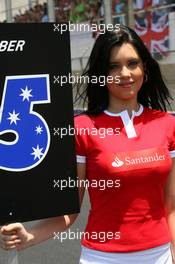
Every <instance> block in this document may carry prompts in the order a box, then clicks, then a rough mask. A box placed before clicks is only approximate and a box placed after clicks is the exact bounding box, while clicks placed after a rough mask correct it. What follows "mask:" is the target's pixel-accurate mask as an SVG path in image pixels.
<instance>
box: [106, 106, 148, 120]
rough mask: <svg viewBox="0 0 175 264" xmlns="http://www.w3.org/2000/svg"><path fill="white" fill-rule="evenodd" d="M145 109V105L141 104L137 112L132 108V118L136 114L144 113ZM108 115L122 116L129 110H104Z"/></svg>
mask: <svg viewBox="0 0 175 264" xmlns="http://www.w3.org/2000/svg"><path fill="white" fill-rule="evenodd" d="M143 110H144V107H143V105H141V104H140V107H139V110H138V111H137V112H135V111H134V110H132V118H133V117H134V116H139V115H141V114H142V112H143ZM103 112H104V113H105V114H106V115H109V116H122V115H123V114H124V113H125V112H128V111H127V110H124V111H121V112H120V113H113V112H110V111H108V110H104V111H103Z"/></svg>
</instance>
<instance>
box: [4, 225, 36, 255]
mask: <svg viewBox="0 0 175 264" xmlns="http://www.w3.org/2000/svg"><path fill="white" fill-rule="evenodd" d="M32 238H33V236H32V234H30V233H28V232H27V230H26V229H25V227H24V226H23V225H22V224H20V223H14V224H9V225H4V226H2V227H1V228H0V246H1V247H2V248H3V249H5V250H11V249H17V250H21V249H25V248H26V247H28V246H30V243H31V241H32Z"/></svg>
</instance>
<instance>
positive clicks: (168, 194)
mask: <svg viewBox="0 0 175 264" xmlns="http://www.w3.org/2000/svg"><path fill="white" fill-rule="evenodd" d="M172 161H173V164H172V170H171V172H170V175H169V177H168V180H167V184H166V188H165V206H166V212H167V221H168V225H169V229H170V232H171V237H172V243H171V251H172V256H173V261H174V262H173V263H175V158H172Z"/></svg>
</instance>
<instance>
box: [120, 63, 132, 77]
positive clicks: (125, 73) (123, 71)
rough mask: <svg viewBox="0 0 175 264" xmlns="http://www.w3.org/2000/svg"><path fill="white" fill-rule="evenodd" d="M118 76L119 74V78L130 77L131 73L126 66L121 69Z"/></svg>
mask: <svg viewBox="0 0 175 264" xmlns="http://www.w3.org/2000/svg"><path fill="white" fill-rule="evenodd" d="M120 74H121V77H130V76H131V72H130V70H129V69H128V68H127V67H126V66H123V67H122V69H121V72H120Z"/></svg>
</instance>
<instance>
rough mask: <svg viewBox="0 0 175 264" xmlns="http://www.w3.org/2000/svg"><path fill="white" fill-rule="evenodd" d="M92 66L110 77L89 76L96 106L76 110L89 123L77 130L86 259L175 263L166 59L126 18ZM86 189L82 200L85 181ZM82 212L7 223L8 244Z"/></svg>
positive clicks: (86, 262) (173, 152)
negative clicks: (28, 224)
mask: <svg viewBox="0 0 175 264" xmlns="http://www.w3.org/2000/svg"><path fill="white" fill-rule="evenodd" d="M84 74H85V75H87V76H89V77H90V79H91V78H92V77H93V76H96V77H100V76H102V75H103V76H105V77H106V79H107V82H106V85H104V86H102V85H100V83H96V84H95V83H94V82H89V83H88V84H87V88H86V97H87V99H88V109H87V111H86V112H85V113H84V114H82V115H79V116H77V117H75V126H76V128H77V131H78V128H85V129H86V130H84V131H86V132H85V133H83V134H82V133H77V135H76V149H77V168H78V177H79V179H80V180H85V179H88V185H89V195H90V201H91V210H90V214H89V218H88V224H87V226H86V232H85V233H84V237H83V239H82V253H81V257H80V264H90V263H95V264H104V263H105V264H106V263H108V264H113V263H115V264H119V263H122V264H126V263H127V264H128V263H133V264H135V263H144V264H170V263H173V260H172V254H171V251H172V253H173V252H175V224H174V223H175V159H174V157H175V119H174V117H172V116H170V115H169V114H167V113H165V112H164V111H165V110H166V104H167V103H168V102H169V98H170V95H169V92H168V89H167V88H166V86H165V84H164V82H163V80H162V77H161V73H160V69H159V66H158V64H157V62H156V61H155V60H154V59H153V58H152V57H151V55H150V53H149V52H148V50H147V48H146V47H145V46H144V44H143V42H142V41H141V40H140V38H139V37H138V36H137V34H136V33H135V32H134V31H133V30H131V29H129V28H127V27H126V26H120V28H119V30H117V31H106V33H105V34H103V35H102V34H101V35H100V36H99V37H98V39H97V40H96V43H95V45H94V48H93V50H92V53H91V56H90V59H89V63H88V66H87V69H86V71H85V73H84ZM109 76H110V78H107V77H109ZM153 109H154V110H153ZM102 129H103V131H105V136H104V137H101V133H100V131H101V130H102ZM95 131H96V133H94V132H95ZM92 132H93V133H92ZM101 181H103V183H104V185H103V187H104V188H101V185H100V183H101ZM94 183H96V184H94ZM79 193H80V203H81V202H82V200H83V195H84V188H83V187H82V186H81V187H80V188H79ZM76 217H77V216H76V215H67V216H61V217H57V218H52V219H46V220H43V221H42V222H40V223H39V224H38V225H37V226H34V227H33V228H32V229H31V230H29V231H27V230H26V229H25V228H24V227H23V226H22V225H21V224H19V223H15V224H10V225H8V226H4V227H2V228H1V233H2V241H1V243H2V247H3V248H5V249H12V248H17V249H22V248H26V247H28V246H31V245H34V244H36V243H39V242H41V241H43V240H46V239H48V238H49V237H51V235H52V234H53V232H54V231H55V230H57V231H60V232H61V231H63V230H65V229H66V228H67V227H69V226H70V225H71V224H72V223H73V222H74V220H75V219H76ZM7 235H8V236H7ZM170 245H171V250H170Z"/></svg>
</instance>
